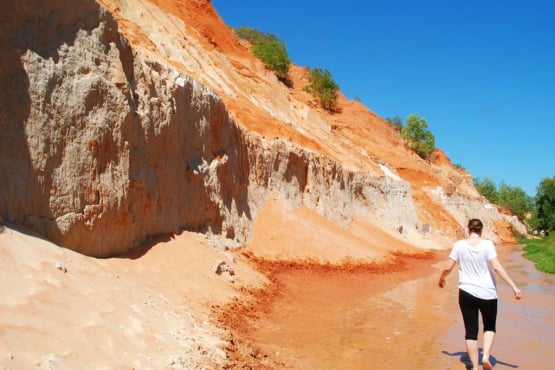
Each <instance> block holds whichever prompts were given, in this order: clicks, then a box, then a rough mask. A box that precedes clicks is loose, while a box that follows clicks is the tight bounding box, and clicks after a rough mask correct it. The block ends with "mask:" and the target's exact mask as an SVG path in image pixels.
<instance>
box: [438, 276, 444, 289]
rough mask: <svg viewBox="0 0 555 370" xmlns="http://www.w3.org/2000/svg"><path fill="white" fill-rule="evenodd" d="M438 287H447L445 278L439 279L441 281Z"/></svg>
mask: <svg viewBox="0 0 555 370" xmlns="http://www.w3.org/2000/svg"><path fill="white" fill-rule="evenodd" d="M437 286H438V287H440V288H443V287H444V286H445V278H444V277H443V276H441V277H440V278H439V281H438V282H437Z"/></svg>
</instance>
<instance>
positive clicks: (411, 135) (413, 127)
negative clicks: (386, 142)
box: [401, 113, 436, 159]
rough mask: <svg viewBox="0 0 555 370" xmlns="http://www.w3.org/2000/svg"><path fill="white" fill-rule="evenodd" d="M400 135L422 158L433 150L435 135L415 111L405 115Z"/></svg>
mask: <svg viewBox="0 0 555 370" xmlns="http://www.w3.org/2000/svg"><path fill="white" fill-rule="evenodd" d="M401 136H402V137H403V139H405V141H406V142H407V145H408V146H409V148H411V149H412V150H414V151H415V152H416V154H418V155H419V156H420V157H422V158H424V159H428V157H429V155H430V154H431V153H432V152H433V151H434V150H435V148H436V144H435V137H434V134H432V132H431V131H430V129H429V127H428V122H426V119H425V118H423V117H420V116H419V115H418V114H417V113H413V114H411V115H409V116H408V117H407V123H406V124H405V125H403V126H402V127H401Z"/></svg>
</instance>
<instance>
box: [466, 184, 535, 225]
mask: <svg viewBox="0 0 555 370" xmlns="http://www.w3.org/2000/svg"><path fill="white" fill-rule="evenodd" d="M474 186H475V187H476V190H478V192H479V193H480V194H482V195H483V196H484V197H485V198H486V199H487V200H488V201H490V202H491V203H494V204H498V205H500V206H502V207H505V208H507V209H508V210H510V211H511V212H513V213H514V214H515V215H517V216H518V218H520V219H521V220H526V214H527V213H528V212H533V210H534V198H533V197H531V196H529V195H527V194H526V192H524V190H522V188H520V187H518V186H511V185H507V184H506V183H504V182H502V183H501V184H500V185H499V187H498V186H497V185H496V184H495V182H494V181H493V180H492V179H490V178H489V177H486V178H484V179H479V178H478V179H474Z"/></svg>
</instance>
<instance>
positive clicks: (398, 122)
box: [385, 116, 403, 131]
mask: <svg viewBox="0 0 555 370" xmlns="http://www.w3.org/2000/svg"><path fill="white" fill-rule="evenodd" d="M385 120H386V121H387V122H389V124H390V125H392V126H393V127H395V128H396V129H397V130H399V131H400V130H401V128H403V119H402V118H401V117H399V116H395V117H393V118H386V119H385Z"/></svg>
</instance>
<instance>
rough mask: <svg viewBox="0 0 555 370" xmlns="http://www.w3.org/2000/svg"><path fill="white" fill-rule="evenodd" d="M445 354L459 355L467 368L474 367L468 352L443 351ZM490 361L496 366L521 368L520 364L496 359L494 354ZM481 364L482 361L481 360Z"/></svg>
mask: <svg viewBox="0 0 555 370" xmlns="http://www.w3.org/2000/svg"><path fill="white" fill-rule="evenodd" d="M441 353H443V354H444V355H447V356H451V357H459V361H460V362H461V363H462V364H464V366H465V367H466V368H467V369H472V364H471V362H470V358H468V354H467V353H466V352H448V351H441ZM479 357H480V359H481V358H482V349H480V353H479ZM490 362H491V364H492V365H493V367H495V366H496V365H503V366H507V367H510V368H513V369H517V368H519V366H518V365H513V364H509V363H507V362H503V361H500V360H498V359H496V358H495V357H494V356H490ZM480 365H482V362H481V361H480Z"/></svg>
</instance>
